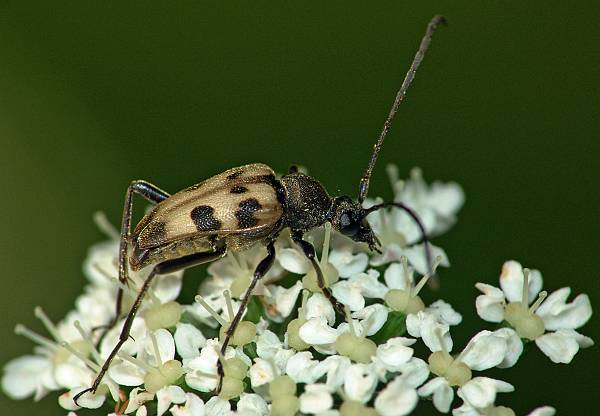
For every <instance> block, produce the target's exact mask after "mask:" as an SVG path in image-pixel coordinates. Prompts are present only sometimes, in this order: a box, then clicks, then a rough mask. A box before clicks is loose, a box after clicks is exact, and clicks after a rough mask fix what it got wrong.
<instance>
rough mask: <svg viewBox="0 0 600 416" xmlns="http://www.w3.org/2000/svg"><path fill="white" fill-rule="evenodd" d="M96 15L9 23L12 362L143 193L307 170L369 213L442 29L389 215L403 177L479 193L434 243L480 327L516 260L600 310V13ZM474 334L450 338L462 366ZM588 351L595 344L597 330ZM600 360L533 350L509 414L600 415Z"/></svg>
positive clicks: (257, 8)
mask: <svg viewBox="0 0 600 416" xmlns="http://www.w3.org/2000/svg"><path fill="white" fill-rule="evenodd" d="M84 3H86V2H62V4H58V3H57V2H38V3H37V4H32V3H30V2H27V1H7V0H4V1H2V4H1V5H0V143H1V148H0V195H1V198H2V201H1V204H2V205H1V208H0V221H1V222H0V230H1V232H0V242H1V243H2V245H1V249H0V265H1V266H2V272H1V273H2V274H1V275H0V276H1V277H0V279H1V284H2V286H1V288H2V289H1V293H2V295H1V308H2V310H1V312H2V315H1V318H0V334H1V335H0V336H1V337H2V340H3V342H2V344H1V345H2V347H1V349H0V352H1V353H0V363H2V364H3V363H5V362H6V361H7V360H9V359H10V358H13V357H15V356H17V355H20V354H24V353H27V352H29V351H30V350H31V348H32V345H31V343H30V342H29V341H27V340H25V339H22V338H19V337H17V336H16V335H13V333H12V329H13V327H14V325H15V324H16V323H17V322H22V323H24V324H26V325H28V326H31V327H33V328H35V329H40V330H41V325H40V324H39V323H38V322H37V321H36V320H35V318H34V317H33V307H34V306H35V305H43V306H44V308H45V309H46V310H47V311H48V313H49V314H50V315H51V316H52V317H54V318H59V317H62V316H63V315H64V313H65V312H66V311H67V310H68V309H69V308H70V307H71V306H72V300H73V299H74V298H75V296H76V295H77V294H79V293H80V291H81V288H82V285H83V283H84V279H83V277H82V275H81V272H80V269H81V262H82V260H83V258H84V255H85V252H86V250H87V247H88V246H89V245H90V244H92V243H93V242H95V241H97V240H98V239H100V238H102V236H101V235H100V233H99V232H98V231H97V230H96V228H95V227H94V225H93V224H92V222H91V215H92V212H93V211H95V210H100V209H101V210H104V211H106V212H107V214H108V215H109V217H110V219H111V220H112V221H113V222H115V223H116V222H118V218H119V215H120V210H121V207H122V197H123V193H124V191H125V187H126V185H127V183H128V182H129V180H131V179H134V178H144V179H148V180H150V181H152V182H155V183H156V184H158V185H160V186H161V187H163V188H165V189H166V190H168V191H175V190H178V189H180V188H182V187H184V186H187V185H190V184H192V183H194V182H197V181H198V180H200V179H202V178H206V177H207V176H209V175H212V174H214V173H216V172H218V171H220V170H222V169H225V168H228V167H232V166H235V165H238V164H242V163H246V162H254V161H262V162H266V163H268V164H270V165H271V166H273V167H274V168H275V169H276V170H279V171H283V170H284V169H286V168H287V166H288V165H289V164H290V163H293V162H295V163H301V164H304V165H306V166H308V167H309V168H310V171H311V173H313V174H314V175H315V176H317V177H318V178H320V179H321V180H322V182H323V183H324V184H325V185H326V186H327V187H328V189H330V190H331V191H332V192H334V193H335V192H347V193H352V194H353V193H355V191H356V189H357V182H358V178H359V176H360V174H361V172H362V170H363V169H364V167H365V164H366V162H367V159H368V156H369V155H368V152H369V150H370V148H371V146H372V144H373V141H374V139H375V138H376V136H377V134H378V131H379V129H380V126H381V123H382V121H383V119H384V116H385V115H386V113H387V111H388V108H389V105H390V103H391V101H392V98H393V95H394V93H395V90H396V88H397V87H398V86H399V84H400V82H401V79H402V77H403V75H404V72H405V71H406V69H407V67H408V64H409V62H410V60H411V59H412V56H413V54H414V52H415V49H416V47H417V45H418V41H419V40H420V38H421V36H422V32H423V29H424V27H425V24H426V23H427V21H428V20H429V18H430V17H431V16H432V15H433V14H435V13H443V14H445V15H446V16H447V17H448V19H449V21H450V26H449V27H448V28H445V29H443V30H440V32H439V33H438V34H437V36H436V38H435V39H434V42H433V44H432V48H431V50H430V53H429V55H428V56H427V57H426V59H425V62H424V65H423V66H422V70H421V71H420V73H419V74H418V75H417V79H416V82H415V83H414V84H413V87H412V89H411V90H410V92H409V96H408V99H407V101H406V103H405V105H403V106H402V108H401V111H400V115H399V117H398V119H397V120H396V124H395V125H394V127H393V129H392V132H391V135H390V137H389V140H388V142H387V143H386V146H385V147H384V151H383V154H382V156H381V159H380V162H381V163H380V164H379V166H378V167H377V169H376V172H375V182H374V183H373V184H372V191H373V192H372V193H373V195H375V194H383V195H384V196H386V195H387V196H389V191H388V185H387V180H386V177H385V173H384V166H385V164H386V163H388V162H396V163H398V165H399V166H400V170H401V172H406V173H407V172H408V170H409V169H410V168H411V167H412V166H415V165H418V166H421V167H422V168H423V169H424V172H425V175H426V177H427V178H429V179H438V178H439V179H446V180H457V181H459V182H460V183H461V184H463V186H464V188H465V191H466V194H467V204H466V206H465V207H464V209H463V211H462V212H461V214H460V222H459V223H458V225H457V226H456V227H455V228H454V229H453V230H452V232H451V233H450V234H448V235H447V236H445V237H443V238H441V239H440V240H438V241H439V242H440V243H441V244H442V245H443V246H444V247H445V248H446V249H447V251H448V254H449V255H450V258H451V260H452V262H453V267H452V269H450V270H449V271H446V272H444V273H443V285H444V287H443V290H444V296H445V298H446V299H447V300H449V301H450V302H452V304H453V305H455V306H456V308H458V309H459V310H460V311H461V312H462V313H463V314H464V315H465V316H467V317H472V316H474V298H475V296H476V291H475V289H474V288H473V283H474V282H476V281H482V280H486V281H489V282H490V283H494V282H495V281H496V279H497V276H498V272H499V269H500V266H501V264H502V262H503V261H504V260H505V259H508V258H516V259H518V260H520V261H521V262H523V263H524V264H525V265H527V266H530V267H536V268H539V269H541V270H542V272H543V274H544V278H545V283H546V287H547V288H548V289H555V288H558V287H561V286H563V285H570V286H571V287H572V288H573V289H574V291H575V292H576V293H580V292H585V293H589V294H590V296H591V297H592V302H594V303H595V304H596V305H598V302H600V290H599V285H598V279H599V278H600V273H599V272H598V254H599V249H600V244H599V243H598V232H599V231H600V227H599V225H598V223H599V222H598V214H599V212H600V210H599V206H600V204H599V196H598V190H599V186H598V185H599V179H600V178H599V174H598V157H599V156H600V146H599V144H598V142H599V140H598V137H599V133H600V131H599V127H598V112H599V110H600V106H599V94H598V92H599V91H598V80H599V75H600V52H599V51H600V48H599V47H598V41H599V40H600V29H599V24H598V15H599V12H600V9H599V8H598V7H597V6H596V5H595V4H593V3H594V2H591V1H587V2H586V1H579V2H575V3H573V5H568V4H567V3H569V2H564V1H477V2H473V1H452V2H449V1H448V2H429V1H421V2H417V1H411V2H406V1H385V2H348V1H335V2H332V1H329V2H322V1H310V2H306V1H303V2H294V3H290V2H263V1H258V2H235V3H231V4H229V5H228V6H225V5H222V4H218V5H217V2H210V3H209V2H204V1H169V2H166V1H165V2H155V1H151V2H148V1H140V2H128V4H127V5H122V4H121V3H122V2H112V4H108V3H106V2H103V3H104V4H105V5H104V6H97V5H92V4H84ZM325 3H326V4H325ZM596 4H597V3H596ZM189 274H190V275H192V276H194V275H195V276H200V275H201V272H198V271H196V272H191V273H189ZM188 278H193V277H188ZM475 324H477V325H479V322H478V321H476V322H473V321H470V322H468V323H467V324H466V325H464V327H463V328H462V329H461V330H458V331H455V338H456V339H457V344H458V345H460V344H463V343H464V341H465V339H467V337H468V336H469V335H470V334H472V332H473V331H474V329H475V328H476V326H475ZM582 332H583V333H586V334H587V335H590V336H592V337H595V339H596V340H597V341H598V340H600V331H599V327H598V317H597V316H594V317H593V319H592V321H591V322H590V323H588V325H587V326H586V327H584V328H583V330H582ZM599 359H600V356H599V354H598V348H592V349H589V350H586V351H583V352H582V353H580V354H579V355H577V356H576V358H575V360H574V363H573V364H572V365H569V366H558V365H551V363H550V362H549V360H548V359H546V357H545V356H543V355H542V354H541V353H539V352H538V351H537V349H534V350H533V351H532V352H531V353H530V355H529V356H528V357H527V358H526V359H525V360H524V361H523V362H521V363H519V365H518V367H517V368H514V369H510V370H505V371H502V372H498V373H497V374H496V375H499V376H500V377H502V378H503V379H505V380H507V381H512V382H515V384H516V387H517V392H516V393H514V394H510V395H502V396H501V398H500V402H501V403H505V404H508V405H511V406H513V407H514V408H515V409H516V410H517V413H524V412H525V410H529V409H531V408H532V407H534V406H535V405H536V404H545V403H548V404H552V405H555V406H556V407H557V408H558V409H559V414H563V415H564V414H575V413H576V411H575V409H579V410H584V409H586V408H591V406H592V403H595V402H596V400H597V397H593V396H592V395H594V394H596V395H597V391H598V384H599V383H598V382H597V381H596V380H597V377H598V374H599V373H598V371H600V368H599V365H598V360H599ZM55 400H56V396H55V395H52V396H51V397H50V398H49V399H45V400H44V401H43V402H42V403H41V404H40V405H36V406H34V405H33V404H32V403H31V402H30V401H24V402H11V401H8V400H7V399H6V397H5V396H4V395H1V396H0V410H2V411H1V413H2V414H13V415H18V414H23V415H25V414H33V412H34V410H35V414H47V415H51V414H52V415H54V414H62V412H61V411H60V410H59V409H58V408H56V407H55V406H56V405H55ZM42 409H43V411H42Z"/></svg>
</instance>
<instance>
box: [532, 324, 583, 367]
mask: <svg viewBox="0 0 600 416" xmlns="http://www.w3.org/2000/svg"><path fill="white" fill-rule="evenodd" d="M581 337H583V336H581V335H580V334H578V333H577V332H575V331H573V330H567V329H559V330H558V331H556V332H549V333H547V334H544V335H542V336H541V337H538V338H536V340H535V343H536V345H537V346H538V348H539V349H540V350H542V352H543V353H544V354H546V355H547V356H548V357H549V358H550V359H551V360H552V361H553V362H555V363H562V364H569V363H570V362H571V360H572V359H573V357H574V356H575V354H577V351H579V347H580V345H579V343H580V342H583V343H584V346H589V345H590V341H591V339H590V338H587V337H583V338H581ZM588 340H589V341H588ZM591 343H592V344H593V341H592V342H591Z"/></svg>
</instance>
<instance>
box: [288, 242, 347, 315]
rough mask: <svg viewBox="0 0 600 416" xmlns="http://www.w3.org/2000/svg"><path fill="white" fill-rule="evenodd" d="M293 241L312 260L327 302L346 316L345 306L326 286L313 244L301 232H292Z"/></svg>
mask: <svg viewBox="0 0 600 416" xmlns="http://www.w3.org/2000/svg"><path fill="white" fill-rule="evenodd" d="M292 240H294V242H295V243H296V244H298V245H299V246H300V247H301V248H302V252H303V253H304V255H305V256H306V258H308V260H310V262H311V263H312V266H313V268H314V269H315V273H316V274H317V284H318V285H319V289H321V291H322V292H323V295H325V297H326V298H327V300H329V302H331V304H332V305H333V307H334V308H335V309H336V310H337V311H338V312H339V313H341V314H342V315H345V313H346V312H345V311H344V305H342V304H341V303H340V302H339V301H338V300H337V299H336V298H335V296H333V293H331V290H329V288H328V287H327V286H325V278H324V277H323V271H322V270H321V267H320V266H319V263H318V262H317V259H316V255H315V247H314V246H313V245H312V244H311V243H309V242H308V241H306V240H304V239H303V237H302V233H301V232H300V231H292Z"/></svg>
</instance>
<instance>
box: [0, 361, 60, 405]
mask: <svg viewBox="0 0 600 416" xmlns="http://www.w3.org/2000/svg"><path fill="white" fill-rule="evenodd" d="M52 366H53V363H52V361H51V359H50V358H48V357H45V356H38V355H24V356H22V357H18V358H15V359H14V360H11V361H9V362H8V364H6V366H5V367H4V375H3V376H2V390H4V392H5V393H6V394H7V395H8V396H9V397H10V398H11V399H25V398H27V397H29V396H32V395H33V396H34V400H35V401H38V400H40V399H41V398H43V397H44V396H45V395H46V394H47V393H48V392H49V391H52V390H57V389H58V388H59V386H58V384H57V383H56V381H55V380H54V378H53V377H52Z"/></svg>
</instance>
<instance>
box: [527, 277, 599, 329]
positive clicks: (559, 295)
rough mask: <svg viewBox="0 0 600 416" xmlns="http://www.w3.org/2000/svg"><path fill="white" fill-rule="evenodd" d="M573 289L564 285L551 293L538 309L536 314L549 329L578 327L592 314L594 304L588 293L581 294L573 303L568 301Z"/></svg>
mask: <svg viewBox="0 0 600 416" xmlns="http://www.w3.org/2000/svg"><path fill="white" fill-rule="evenodd" d="M570 293H571V289H570V288H568V287H563V288H562V289H559V290H557V291H555V292H553V293H551V294H550V296H548V297H547V298H546V300H545V301H544V302H542V304H541V305H540V307H539V308H538V309H537V311H536V314H537V315H539V316H540V317H541V318H542V320H543V321H544V326H545V327H546V329H547V330H548V331H555V330H557V329H577V328H579V327H581V326H583V325H584V324H585V323H586V322H587V321H588V320H589V319H590V317H591V316H592V305H591V304H590V298H589V297H588V295H585V294H581V295H579V296H577V297H576V298H575V299H573V301H572V302H571V303H566V300H567V298H568V297H569V294H570Z"/></svg>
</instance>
